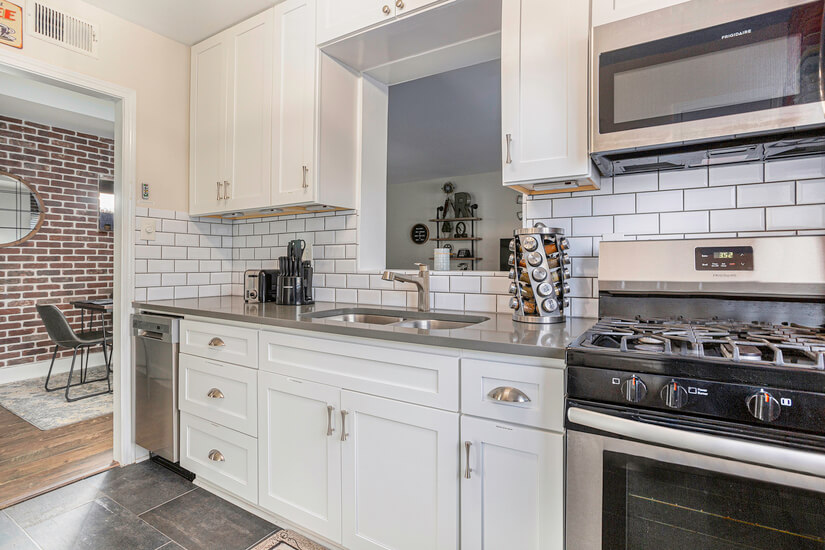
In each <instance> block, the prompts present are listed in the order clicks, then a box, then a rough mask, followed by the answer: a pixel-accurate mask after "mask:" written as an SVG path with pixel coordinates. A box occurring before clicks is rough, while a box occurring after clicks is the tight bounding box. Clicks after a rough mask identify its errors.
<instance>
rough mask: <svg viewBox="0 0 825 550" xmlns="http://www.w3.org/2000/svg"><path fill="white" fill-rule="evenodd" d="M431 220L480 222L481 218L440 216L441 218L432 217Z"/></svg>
mask: <svg viewBox="0 0 825 550" xmlns="http://www.w3.org/2000/svg"><path fill="white" fill-rule="evenodd" d="M430 221H431V222H441V223H444V222H480V221H481V218H441V219H438V218H436V219H434V220H430Z"/></svg>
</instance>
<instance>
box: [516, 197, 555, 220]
mask: <svg viewBox="0 0 825 550" xmlns="http://www.w3.org/2000/svg"><path fill="white" fill-rule="evenodd" d="M522 211H523V212H524V219H527V220H534V219H537V218H552V217H553V201H552V200H525V201H524V208H523V210H522Z"/></svg>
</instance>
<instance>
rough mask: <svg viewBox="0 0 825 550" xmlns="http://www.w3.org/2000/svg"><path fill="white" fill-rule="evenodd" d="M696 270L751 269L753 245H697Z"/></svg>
mask: <svg viewBox="0 0 825 550" xmlns="http://www.w3.org/2000/svg"><path fill="white" fill-rule="evenodd" d="M696 270H697V271H753V247H751V246H730V247H722V246H719V247H716V246H714V247H697V248H696Z"/></svg>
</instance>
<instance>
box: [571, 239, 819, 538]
mask: <svg viewBox="0 0 825 550" xmlns="http://www.w3.org/2000/svg"><path fill="white" fill-rule="evenodd" d="M599 288H600V305H599V309H600V317H601V319H600V321H599V322H598V323H597V324H596V325H595V326H594V327H593V328H592V329H591V330H590V331H588V332H587V333H586V334H584V335H583V336H582V337H580V338H579V339H578V340H577V341H576V342H575V343H574V344H573V346H571V348H570V349H569V350H568V357H567V362H568V399H567V428H568V441H567V508H566V514H567V520H566V523H567V532H566V539H567V548H570V549H575V550H590V549H604V550H620V549H621V550H646V549H656V550H671V549H681V548H685V549H691V550H695V549H697V548H701V549H703V550H704V549H726V550H727V549H733V548H749V549H771V550H776V549H784V548H788V549H807V548H817V549H823V548H825V519H823V518H825V237H818V236H805V237H802V236H797V237H765V238H758V239H757V238H754V239H713V240H703V241H699V240H697V241H692V240H682V241H650V242H611V243H602V245H601V257H600V268H599Z"/></svg>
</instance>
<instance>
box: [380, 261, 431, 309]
mask: <svg viewBox="0 0 825 550" xmlns="http://www.w3.org/2000/svg"><path fill="white" fill-rule="evenodd" d="M416 265H417V266H418V275H417V276H415V277H409V276H407V275H402V274H400V273H396V272H394V271H389V270H387V271H384V273H383V274H382V275H381V279H383V280H384V281H398V282H400V283H412V284H414V285H415V286H416V289H417V290H418V311H430V271H429V269H428V268H427V266H426V265H424V264H416Z"/></svg>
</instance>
